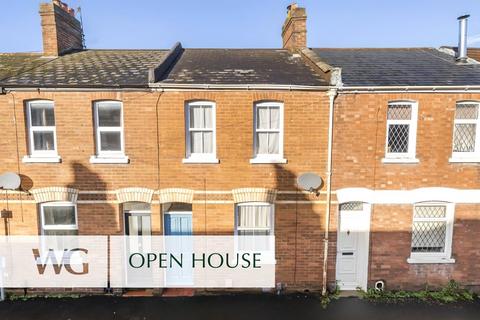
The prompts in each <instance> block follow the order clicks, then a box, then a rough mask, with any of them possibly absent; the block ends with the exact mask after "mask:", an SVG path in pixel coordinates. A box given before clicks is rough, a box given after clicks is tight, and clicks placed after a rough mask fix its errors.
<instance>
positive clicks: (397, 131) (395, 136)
mask: <svg viewBox="0 0 480 320" xmlns="http://www.w3.org/2000/svg"><path fill="white" fill-rule="evenodd" d="M417 112H418V110H417V104H416V103H414V102H404V101H401V102H391V103H389V105H388V109H387V141H386V152H385V159H384V161H385V160H386V161H385V162H388V160H393V161H392V162H397V161H395V160H398V162H403V161H407V162H410V161H408V160H416V159H415V150H416V135H417Z"/></svg>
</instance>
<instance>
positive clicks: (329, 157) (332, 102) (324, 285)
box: [322, 89, 337, 295]
mask: <svg viewBox="0 0 480 320" xmlns="http://www.w3.org/2000/svg"><path fill="white" fill-rule="evenodd" d="M327 96H328V99H329V116H328V155H327V172H326V178H327V181H326V184H327V201H326V207H325V235H324V237H323V276H322V295H326V293H327V268H328V235H329V225H330V203H331V193H332V154H333V150H332V149H333V116H334V106H335V98H336V96H337V89H330V90H329V91H328V92H327Z"/></svg>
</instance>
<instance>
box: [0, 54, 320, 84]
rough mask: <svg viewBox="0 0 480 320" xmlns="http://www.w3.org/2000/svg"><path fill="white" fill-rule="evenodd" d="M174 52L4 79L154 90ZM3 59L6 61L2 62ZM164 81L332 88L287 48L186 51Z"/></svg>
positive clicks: (95, 57) (86, 59)
mask: <svg viewBox="0 0 480 320" xmlns="http://www.w3.org/2000/svg"><path fill="white" fill-rule="evenodd" d="M169 52H170V51H168V50H84V51H79V52H73V53H69V54H66V55H63V56H60V57H58V58H56V59H54V60H52V61H50V62H48V63H46V64H43V65H41V66H39V67H37V68H34V69H31V70H27V71H24V72H22V73H20V74H18V75H16V76H12V77H10V78H8V79H5V80H3V81H1V80H0V85H3V86H22V87H23V86H24V87H29V86H30V87H148V84H149V83H148V80H149V78H148V74H149V69H150V68H155V67H158V65H159V63H161V62H162V61H163V60H162V59H163V58H164V57H165V56H166V55H167V54H168V53H169ZM0 61H1V60H0ZM158 82H163V83H172V84H278V85H306V86H319V85H328V83H327V81H326V80H324V79H323V78H322V76H320V75H319V74H318V73H317V72H316V71H315V70H313V69H312V68H311V67H310V66H308V65H307V64H306V62H305V61H304V60H303V59H302V58H301V57H300V56H298V55H297V56H295V55H293V54H292V53H291V52H289V51H288V50H283V49H182V51H181V53H180V55H179V57H178V58H177V60H176V61H174V62H173V65H172V66H170V68H167V69H166V72H165V73H164V74H163V76H162V77H161V78H160V79H159V81H158Z"/></svg>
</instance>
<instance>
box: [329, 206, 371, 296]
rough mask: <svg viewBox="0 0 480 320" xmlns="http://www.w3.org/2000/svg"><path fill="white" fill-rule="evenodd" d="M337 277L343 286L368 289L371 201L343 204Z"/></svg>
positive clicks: (342, 288)
mask: <svg viewBox="0 0 480 320" xmlns="http://www.w3.org/2000/svg"><path fill="white" fill-rule="evenodd" d="M337 234H338V239H337V267H336V280H337V283H338V285H339V287H340V289H341V290H356V289H357V288H361V289H363V290H366V289H367V280H368V242H369V234H370V205H369V204H366V203H363V202H348V203H344V204H341V205H340V213H339V226H338V233H337Z"/></svg>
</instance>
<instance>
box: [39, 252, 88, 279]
mask: <svg viewBox="0 0 480 320" xmlns="http://www.w3.org/2000/svg"><path fill="white" fill-rule="evenodd" d="M32 252H33V256H34V258H35V261H36V263H37V269H38V273H39V274H40V275H43V274H44V273H45V269H46V268H47V266H48V265H52V267H53V270H54V271H55V274H60V272H61V271H62V267H65V270H67V272H69V273H71V274H74V275H84V274H88V263H81V264H80V263H76V264H74V266H75V269H77V270H75V269H74V268H73V267H72V264H71V260H72V255H73V254H74V253H78V252H83V253H84V254H85V255H87V254H88V250H87V249H83V248H75V249H70V250H68V249H64V250H63V255H62V258H61V260H60V261H58V260H57V255H56V254H55V251H54V250H53V249H48V254H47V255H46V256H44V257H43V261H42V257H41V256H40V252H39V250H38V249H32ZM78 269H81V270H78Z"/></svg>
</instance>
